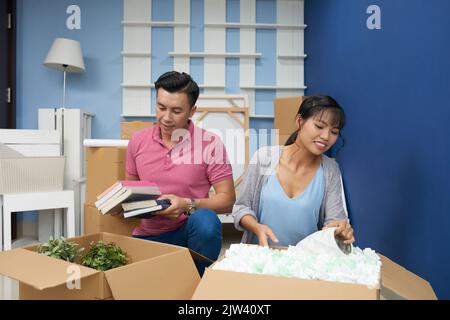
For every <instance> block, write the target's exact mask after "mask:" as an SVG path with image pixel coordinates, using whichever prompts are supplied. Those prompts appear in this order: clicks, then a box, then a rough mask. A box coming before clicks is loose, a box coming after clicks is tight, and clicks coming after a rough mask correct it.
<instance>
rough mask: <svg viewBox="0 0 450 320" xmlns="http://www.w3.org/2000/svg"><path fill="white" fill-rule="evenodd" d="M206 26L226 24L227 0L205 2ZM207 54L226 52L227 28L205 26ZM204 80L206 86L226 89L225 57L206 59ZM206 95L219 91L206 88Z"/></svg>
mask: <svg viewBox="0 0 450 320" xmlns="http://www.w3.org/2000/svg"><path fill="white" fill-rule="evenodd" d="M204 3H205V24H207V23H225V19H226V17H225V15H226V2H225V0H208V1H205V2H204ZM204 35H205V44H204V46H205V53H223V52H225V50H226V48H225V41H226V39H225V38H226V35H225V28H224V27H215V26H214V27H206V26H205V31H204ZM203 72H204V74H203V79H204V84H205V85H206V86H214V87H219V88H222V93H223V89H224V88H225V58H223V57H213V58H211V57H205V58H204V66H203ZM204 93H205V94H217V93H218V90H213V91H211V90H209V89H208V88H205V90H204Z"/></svg>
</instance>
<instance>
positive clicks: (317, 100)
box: [285, 95, 345, 146]
mask: <svg viewBox="0 0 450 320" xmlns="http://www.w3.org/2000/svg"><path fill="white" fill-rule="evenodd" d="M324 112H330V113H331V116H332V120H331V121H332V123H331V124H330V125H332V126H333V127H336V128H338V129H339V130H341V129H342V128H344V126H345V113H344V110H343V109H342V108H341V106H340V105H339V104H338V103H337V101H336V100H334V99H333V98H332V97H330V96H324V95H315V96H308V97H306V98H305V99H304V100H303V102H302V103H301V105H300V107H299V108H298V111H297V115H296V117H298V116H299V117H301V118H302V119H303V120H307V119H309V118H313V117H319V118H320V117H322V115H323V113H324ZM297 135H298V130H296V131H295V132H294V133H292V134H291V136H290V137H289V139H287V141H286V143H285V145H286V146H288V145H291V144H293V143H294V142H295V140H296V139H297ZM339 136H340V137H341V138H342V136H341V133H340V132H339Z"/></svg>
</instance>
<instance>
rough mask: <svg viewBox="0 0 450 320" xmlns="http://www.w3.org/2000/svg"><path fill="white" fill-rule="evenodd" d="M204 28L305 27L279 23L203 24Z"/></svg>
mask: <svg viewBox="0 0 450 320" xmlns="http://www.w3.org/2000/svg"><path fill="white" fill-rule="evenodd" d="M205 27H217V28H238V29H298V30H305V29H306V27H307V25H305V24H302V25H298V24H281V23H235V22H227V23H205Z"/></svg>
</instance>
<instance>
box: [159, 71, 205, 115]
mask: <svg viewBox="0 0 450 320" xmlns="http://www.w3.org/2000/svg"><path fill="white" fill-rule="evenodd" d="M159 88H163V89H164V90H166V91H167V92H170V93H174V92H182V93H185V94H186V95H187V97H188V101H189V107H190V108H191V109H192V107H193V106H194V105H195V103H196V102H197V99H198V95H199V94H200V89H199V88H198V85H197V83H196V82H195V81H194V80H193V79H192V77H191V76H190V75H188V74H187V73H185V72H181V73H180V72H177V71H168V72H166V73H164V74H162V75H161V76H160V77H159V78H158V80H156V81H155V89H156V94H158V89H159Z"/></svg>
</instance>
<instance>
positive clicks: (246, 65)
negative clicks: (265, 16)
mask: <svg viewBox="0 0 450 320" xmlns="http://www.w3.org/2000/svg"><path fill="white" fill-rule="evenodd" d="M240 10H241V23H250V24H251V23H255V22H256V0H247V1H241V2H240ZM240 49H241V52H242V53H254V52H256V32H255V29H254V28H241V30H240ZM239 69H240V70H239V72H240V75H239V76H240V85H241V87H249V86H250V87H251V86H254V85H255V69H256V68H255V59H254V58H241V59H240V65H239ZM242 93H243V94H245V95H247V97H248V104H249V108H250V114H254V113H255V112H254V111H255V90H253V89H242Z"/></svg>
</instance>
